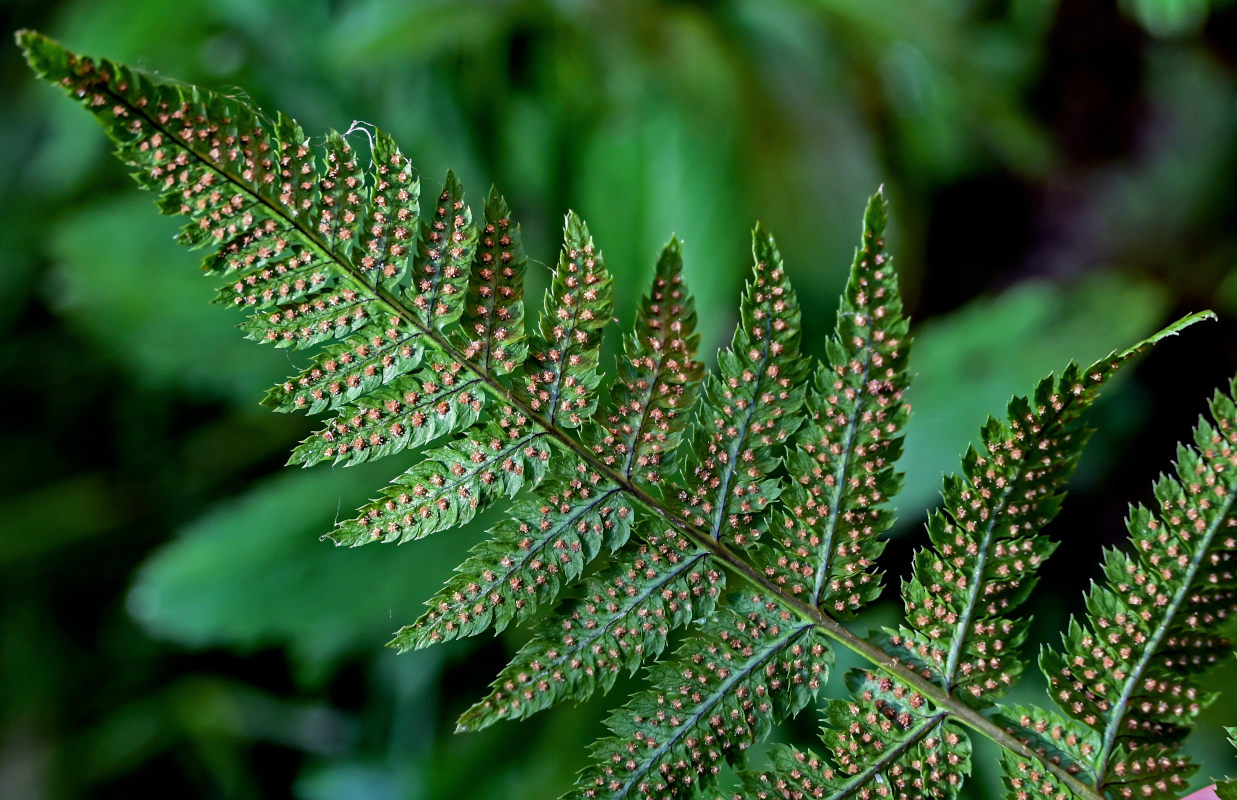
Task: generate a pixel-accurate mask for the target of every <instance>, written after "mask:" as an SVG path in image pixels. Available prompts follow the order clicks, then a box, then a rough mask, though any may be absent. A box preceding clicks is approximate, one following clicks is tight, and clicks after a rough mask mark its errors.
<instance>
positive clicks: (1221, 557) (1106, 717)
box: [1040, 384, 1237, 797]
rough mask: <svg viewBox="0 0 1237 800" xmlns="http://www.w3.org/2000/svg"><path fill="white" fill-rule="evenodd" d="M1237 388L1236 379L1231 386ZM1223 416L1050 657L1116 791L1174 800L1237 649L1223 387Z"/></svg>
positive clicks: (1052, 673)
mask: <svg viewBox="0 0 1237 800" xmlns="http://www.w3.org/2000/svg"><path fill="white" fill-rule="evenodd" d="M1233 391H1237V384H1234V385H1233V386H1232V387H1230V393H1231V392H1233ZM1211 416H1212V419H1213V420H1214V422H1209V421H1207V420H1205V419H1204V420H1200V422H1199V424H1198V426H1197V427H1196V428H1195V429H1194V446H1193V447H1190V446H1185V445H1183V446H1181V447H1180V448H1179V449H1178V454H1177V463H1176V474H1175V475H1174V476H1162V477H1161V478H1160V479H1159V480H1158V481H1157V482H1156V484H1155V499H1156V507H1155V509H1154V510H1152V509H1148V508H1146V507H1144V506H1141V505H1139V506H1135V507H1134V508H1133V509H1132V510H1131V512H1130V516H1129V520H1128V525H1129V530H1130V543H1131V547H1130V549H1129V551H1128V552H1127V551H1125V550H1110V551H1109V552H1108V553H1107V554H1106V556H1105V560H1104V575H1105V580H1104V582H1103V583H1102V584H1100V585H1098V586H1094V587H1093V588H1092V589H1091V591H1090V593H1089V594H1088V595H1087V612H1088V613H1087V615H1086V617H1085V618H1084V619H1083V620H1077V619H1075V620H1072V621H1071V624H1070V628H1069V632H1068V633H1067V635H1066V636H1065V637H1063V645H1062V647H1061V648H1060V649H1058V648H1047V649H1045V651H1044V652H1043V654H1042V655H1041V657H1040V664H1041V666H1042V668H1043V670H1044V672H1045V674H1046V675H1047V676H1048V680H1049V684H1050V686H1051V693H1052V696H1053V699H1054V700H1055V701H1056V702H1057V703H1058V704H1059V705H1060V706H1061V708H1062V710H1063V711H1064V712H1065V713H1066V714H1067V715H1068V716H1069V717H1071V718H1072V719H1073V720H1074V721H1076V722H1074V727H1075V729H1076V730H1077V733H1076V734H1075V735H1077V736H1080V737H1081V736H1086V737H1088V739H1091V740H1095V742H1096V744H1095V746H1094V747H1092V748H1090V749H1089V750H1088V751H1087V752H1086V753H1084V754H1083V756H1084V759H1085V760H1084V762H1083V765H1084V766H1085V768H1086V769H1087V771H1088V773H1089V774H1090V775H1092V776H1093V778H1094V781H1095V785H1096V786H1097V787H1099V788H1100V789H1103V790H1109V791H1114V792H1115V795H1114V796H1117V797H1171V796H1174V794H1175V793H1176V792H1178V791H1180V790H1181V789H1183V788H1184V787H1185V785H1186V784H1185V778H1186V777H1188V775H1189V774H1190V773H1191V772H1192V771H1193V769H1194V767H1193V766H1192V765H1191V764H1190V763H1189V762H1188V761H1187V760H1186V759H1185V758H1183V757H1182V756H1181V755H1180V753H1179V747H1180V742H1181V739H1182V738H1184V736H1185V735H1186V734H1187V733H1188V732H1189V729H1190V727H1191V726H1192V724H1193V721H1194V717H1195V716H1196V715H1197V714H1198V712H1199V711H1200V710H1201V708H1202V707H1203V706H1205V705H1207V704H1208V703H1209V702H1210V701H1211V700H1212V699H1213V698H1214V693H1213V692H1211V691H1208V690H1206V689H1205V688H1204V686H1203V685H1202V684H1201V682H1200V678H1201V673H1202V672H1203V671H1205V670H1206V669H1207V668H1209V667H1210V666H1212V665H1214V664H1215V663H1216V662H1217V661H1218V660H1219V659H1220V658H1221V657H1222V656H1224V655H1225V654H1227V653H1230V652H1232V643H1231V642H1230V641H1228V640H1227V639H1226V638H1225V637H1224V635H1223V633H1222V630H1221V628H1222V625H1223V623H1224V622H1225V621H1226V620H1227V619H1228V617H1229V615H1230V614H1232V612H1233V611H1234V610H1235V609H1237V570H1235V569H1234V566H1233V564H1234V560H1235V559H1237V506H1235V505H1234V502H1233V497H1234V494H1235V493H1237V404H1235V403H1234V401H1233V399H1232V396H1231V395H1224V394H1219V393H1217V394H1216V396H1215V398H1214V399H1213V400H1212V401H1211Z"/></svg>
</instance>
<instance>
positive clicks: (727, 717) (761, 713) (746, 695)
mask: <svg viewBox="0 0 1237 800" xmlns="http://www.w3.org/2000/svg"><path fill="white" fill-rule="evenodd" d="M829 652H830V651H829V649H828V647H827V646H826V645H825V643H824V640H823V637H821V636H820V635H819V634H818V633H817V632H815V629H814V626H813V625H812V624H811V623H807V622H804V621H802V620H798V619H796V618H795V617H794V616H793V615H791V614H789V613H787V612H785V611H783V610H782V609H781V608H780V606H779V604H778V603H777V601H775V600H771V599H768V598H765V597H762V596H761V595H759V594H743V595H742V596H741V597H739V598H736V599H735V600H734V602H733V603H731V604H730V605H729V606H728V607H727V608H726V609H725V610H724V611H722V612H721V613H720V614H719V615H717V616H714V617H710V618H709V619H707V620H706V621H705V623H704V625H703V626H702V630H701V632H700V633H699V634H697V635H696V636H693V637H692V638H690V639H688V640H687V641H686V642H684V644H683V646H682V647H680V648H679V650H678V651H677V652H676V653H675V654H674V657H673V658H672V659H670V660H668V661H665V662H661V663H658V664H655V665H654V666H653V667H652V669H651V670H650V674H649V682H650V684H652V686H651V688H649V689H647V690H645V691H643V692H641V693H639V694H637V695H636V696H635V697H633V698H632V699H631V700H630V701H629V702H628V703H627V705H626V706H625V707H624V708H623V709H622V710H621V711H618V712H616V713H615V714H614V715H613V716H612V717H611V718H610V719H609V720H608V721H607V726H608V727H609V728H610V730H611V731H612V732H613V733H614V735H613V736H611V737H608V738H605V739H602V740H601V741H599V742H597V744H595V745H594V746H593V750H592V754H593V758H594V760H595V761H596V762H597V764H596V765H595V766H594V767H592V768H590V769H588V770H586V771H585V772H584V773H583V774H582V775H581V776H580V779H579V782H578V787H579V795H580V796H581V797H586V798H606V797H609V798H618V797H632V796H635V797H646V798H660V797H674V796H695V795H698V794H699V793H701V792H706V791H709V790H710V789H711V788H712V787H713V786H714V785H715V784H716V776H717V773H718V770H719V769H720V767H721V764H722V762H723V761H725V762H729V763H734V762H735V761H738V760H740V759H741V758H742V757H743V755H744V753H745V751H746V750H747V749H748V748H749V747H750V746H751V745H752V744H753V743H754V742H757V741H760V740H761V739H763V738H764V737H765V736H766V735H767V734H768V731H769V729H770V727H771V725H772V724H773V722H775V721H777V720H781V719H785V718H786V717H788V716H790V715H792V714H795V713H796V712H798V711H799V710H800V709H802V708H803V707H804V706H806V705H807V704H808V703H809V702H810V701H811V700H812V698H813V696H814V695H815V693H816V690H817V689H818V688H819V687H820V684H821V682H822V681H823V679H824V678H825V676H826V674H827V670H828V667H829V665H830V659H829V657H828V655H829Z"/></svg>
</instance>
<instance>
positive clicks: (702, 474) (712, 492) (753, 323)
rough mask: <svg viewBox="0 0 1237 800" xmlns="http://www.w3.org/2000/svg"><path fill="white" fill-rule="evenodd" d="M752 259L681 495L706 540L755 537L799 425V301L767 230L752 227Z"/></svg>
mask: <svg viewBox="0 0 1237 800" xmlns="http://www.w3.org/2000/svg"><path fill="white" fill-rule="evenodd" d="M752 254H753V256H754V258H755V261H756V266H755V268H754V270H753V275H752V279H751V281H750V282H749V283H748V285H747V290H746V292H745V293H744V295H743V300H742V303H741V305H740V317H741V320H740V324H739V325H738V327H737V328H736V329H735V334H734V338H733V340H732V342H731V345H730V348H729V349H728V350H724V351H722V352H721V353H719V354H718V374H710V375H709V377H708V378H706V379H705V383H704V397H703V400H702V402H701V403H700V411H699V419H698V422H697V425H696V427H695V435H694V437H693V440H692V447H691V451H690V454H689V458H688V465H687V471H688V482H687V485H686V486H684V487H682V488H681V489H680V490H679V492H678V500H679V502H680V503H681V504H682V506H683V507H684V509H685V513H686V515H687V517H688V518H689V519H690V521H691V524H693V525H694V526H696V527H697V528H700V529H701V530H702V531H703V532H704V534H705V535H707V536H708V537H709V538H710V539H713V540H718V539H720V538H721V537H722V536H723V534H725V535H726V536H727V538H729V539H731V540H733V541H734V542H736V543H738V544H743V543H745V542H746V541H749V540H750V539H752V538H754V537H755V536H756V535H757V534H758V532H757V531H755V530H754V529H753V522H754V521H755V517H756V515H757V514H759V513H761V512H763V511H764V510H765V509H766V508H768V507H769V504H770V503H772V502H773V501H774V500H776V499H777V497H778V494H779V492H780V486H779V482H778V481H777V480H776V479H775V478H773V477H771V472H772V471H773V469H774V467H775V466H777V464H778V461H779V458H780V456H781V453H780V448H779V447H778V445H781V444H783V443H785V442H786V441H787V440H788V439H789V438H790V436H791V434H793V433H794V432H795V430H796V429H797V428H798V427H799V424H800V418H799V415H798V411H799V408H800V407H801V406H802V405H803V395H804V387H803V385H802V379H803V376H804V374H805V373H806V370H807V361H806V359H804V358H802V357H801V356H800V355H799V337H800V327H799V326H800V320H799V301H798V299H797V298H796V296H795V292H794V289H792V288H791V286H790V282H789V280H788V279H787V276H786V269H785V267H784V266H783V265H782V256H781V253H779V252H778V250H777V245H776V244H775V243H774V241H773V238H772V237H771V236H770V235H769V233H768V231H767V230H766V229H765V228H764V226H762V225H757V226H756V230H755V231H754V232H753V234H752Z"/></svg>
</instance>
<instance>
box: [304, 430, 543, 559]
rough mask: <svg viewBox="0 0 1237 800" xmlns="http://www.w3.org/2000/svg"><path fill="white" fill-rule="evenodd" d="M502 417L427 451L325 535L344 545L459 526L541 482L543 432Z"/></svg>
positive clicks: (401, 538) (419, 536) (411, 537)
mask: <svg viewBox="0 0 1237 800" xmlns="http://www.w3.org/2000/svg"><path fill="white" fill-rule="evenodd" d="M502 423H505V424H500V423H498V422H490V423H488V424H486V425H485V426H483V427H481V428H480V429H478V430H475V431H469V432H465V433H463V434H461V435H459V436H458V437H457V438H456V439H455V440H454V441H452V442H450V443H449V444H447V445H444V446H443V447H439V448H435V449H433V450H430V451H428V452H427V453H425V454H424V457H423V459H422V460H421V461H420V462H418V463H417V464H416V465H415V466H413V467H411V468H410V469H409V470H408V471H407V472H405V473H404V474H403V475H400V476H399V477H397V478H396V479H395V480H393V481H392V482H391V486H389V487H387V488H386V489H384V490H383V493H382V494H383V496H382V497H381V498H380V499H378V500H375V501H374V502H372V503H370V504H369V505H367V506H363V507H362V508H361V513H360V515H359V516H358V517H357V518H356V519H354V520H350V521H348V522H344V523H341V524H340V525H339V527H337V528H336V529H335V530H333V531H332V532H331V533H329V534H327V537H328V538H330V539H331V540H333V541H334V542H335V543H336V544H340V545H347V546H349V547H357V546H359V545H363V544H368V543H370V542H375V541H382V542H396V543H401V544H402V543H403V542H408V541H413V540H415V539H422V538H424V537H426V536H429V535H430V534H432V533H437V532H438V531H443V530H447V529H448V528H454V527H456V526H458V525H463V524H464V523H466V522H468V521H469V520H471V519H472V518H473V517H475V516H476V515H477V513H478V512H479V511H480V510H482V509H484V508H486V507H488V506H489V505H490V504H492V503H493V502H494V501H496V500H498V499H499V498H502V497H514V496H515V494H516V492H518V491H519V490H520V489H522V488H523V487H524V484H525V483H526V482H531V483H533V484H534V485H535V484H537V483H540V482H541V479H542V478H543V477H545V472H546V466H547V464H548V462H549V460H550V444H549V441H548V436H547V434H546V432H545V431H543V430H541V429H540V428H538V427H537V426H535V425H534V424H533V423H532V422H531V421H530V420H528V419H526V418H524V417H522V416H520V415H518V414H513V415H512V416H510V417H504V418H503V420H502Z"/></svg>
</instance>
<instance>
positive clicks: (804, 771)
mask: <svg viewBox="0 0 1237 800" xmlns="http://www.w3.org/2000/svg"><path fill="white" fill-rule="evenodd" d="M846 683H847V686H848V688H849V689H850V691H851V693H852V694H853V697H854V699H853V700H849V701H847V700H833V701H830V702H829V703H827V704H826V707H825V711H824V718H825V723H826V724H825V728H824V730H823V732H822V734H821V739H822V740H823V742H824V744H825V748H826V749H825V752H826V755H825V756H824V757H821V756H818V755H816V754H814V753H812V752H810V751H804V750H800V749H798V748H795V747H791V746H789V745H784V744H778V745H774V746H773V747H772V748H771V750H770V754H769V756H770V761H771V763H772V766H773V769H772V770H770V771H767V772H763V773H759V774H754V773H753V774H746V775H744V784H745V787H746V789H747V791H748V793H749V794H750V796H751V797H754V798H757V800H770V798H783V800H802V798H809V797H810V798H818V797H820V798H823V797H827V798H830V799H831V800H842V798H851V797H853V798H865V797H899V798H908V799H909V798H915V799H916V800H919V799H920V798H922V799H923V800H929V799H933V800H935V799H937V798H948V797H954V796H956V794H957V791H958V789H959V787H961V785H962V782H963V780H964V778H965V776H966V774H967V773H968V772H969V771H970V742H969V740H968V739H967V737H966V735H965V734H964V733H963V731H962V729H961V728H960V727H959V726H958V725H957V724H956V723H953V722H950V721H949V714H948V713H947V712H946V711H944V710H942V709H939V708H935V707H934V706H933V705H932V704H931V703H930V702H929V701H928V700H927V699H926V698H925V697H924V696H923V695H921V694H919V693H918V692H916V691H914V690H913V689H908V688H907V687H905V686H903V685H902V684H900V683H897V682H896V681H894V680H893V679H891V678H890V677H889V676H887V675H882V674H879V673H876V672H872V671H870V670H854V671H852V672H850V673H849V674H848V675H847V679H846Z"/></svg>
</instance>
